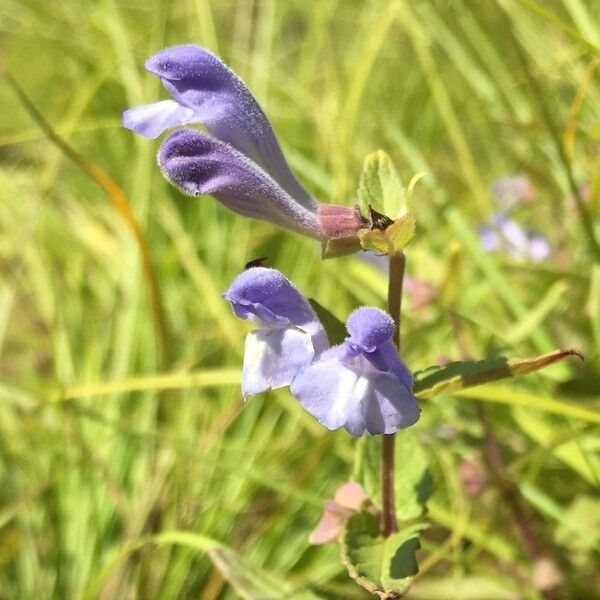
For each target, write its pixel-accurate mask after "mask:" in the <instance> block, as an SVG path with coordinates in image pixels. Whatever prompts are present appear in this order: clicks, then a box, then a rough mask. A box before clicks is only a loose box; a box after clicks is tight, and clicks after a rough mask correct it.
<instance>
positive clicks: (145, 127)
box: [123, 100, 194, 139]
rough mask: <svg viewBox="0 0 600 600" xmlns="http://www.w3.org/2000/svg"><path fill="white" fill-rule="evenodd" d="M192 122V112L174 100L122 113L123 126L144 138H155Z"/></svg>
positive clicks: (162, 101) (138, 107)
mask: <svg viewBox="0 0 600 600" xmlns="http://www.w3.org/2000/svg"><path fill="white" fill-rule="evenodd" d="M193 122H194V111H193V110H192V109H191V108H188V107H187V106H183V105H181V104H179V102H175V100H161V101H160V102H154V103H153V104H144V105H143V106H136V107H135V108H130V109H129V110H126V111H125V112H124V113H123V126H124V127H126V128H127V129H131V130H132V131H135V132H136V133H139V134H140V135H143V136H144V137H147V138H150V139H154V138H157V137H158V136H159V135H160V134H161V133H162V132H163V131H165V129H169V128H171V127H178V126H179V125H187V124H188V123H193Z"/></svg>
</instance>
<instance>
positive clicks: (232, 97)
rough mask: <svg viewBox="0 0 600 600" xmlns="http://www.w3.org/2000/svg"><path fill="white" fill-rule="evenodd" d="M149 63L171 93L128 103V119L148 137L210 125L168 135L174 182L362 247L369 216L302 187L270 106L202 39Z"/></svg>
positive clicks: (164, 152)
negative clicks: (202, 43)
mask: <svg viewBox="0 0 600 600" xmlns="http://www.w3.org/2000/svg"><path fill="white" fill-rule="evenodd" d="M145 67H146V69H147V70H148V71H149V72H150V73H152V74H154V75H156V76H158V77H160V79H161V81H162V83H163V86H164V87H165V89H166V90H167V92H169V94H170V95H171V97H172V99H170V100H162V101H160V102H156V103H153V104H147V105H144V106H138V107H135V108H131V109H129V110H126V111H125V112H124V113H123V125H124V126H125V127H126V128H128V129H131V130H133V131H135V132H137V133H139V134H140V135H143V136H145V137H149V138H155V137H157V136H159V135H160V134H161V133H162V132H163V131H165V130H166V129H169V128H172V127H179V126H182V125H190V124H201V125H203V126H204V127H205V128H206V130H207V132H208V134H206V133H201V132H199V131H196V130H193V129H183V130H180V131H177V132H175V133H174V134H172V135H171V136H170V137H169V138H167V140H166V141H165V142H164V144H163V146H162V147H161V149H160V151H159V154H158V163H159V166H160V168H161V169H162V172H163V174H164V175H165V177H166V178H167V179H168V180H169V181H170V182H171V183H172V184H174V185H175V186H177V187H178V188H179V189H180V190H181V191H182V192H183V193H185V194H187V195H190V196H200V195H203V194H212V195H213V196H214V197H215V198H216V199H217V200H218V201H219V202H221V203H222V204H224V205H225V206H227V208H229V209H231V210H233V211H235V212H237V213H239V214H241V215H244V216H247V217H253V218H257V219H262V220H265V221H269V222H271V223H275V224H277V225H280V226H282V227H285V228H287V229H290V230H292V231H295V232H297V233H301V234H303V235H306V236H308V237H311V238H314V239H318V240H321V241H322V242H324V244H325V245H326V246H327V245H330V244H331V242H332V241H336V240H344V243H341V244H337V246H338V247H339V248H340V250H339V253H347V252H353V251H356V250H357V249H358V248H359V247H360V246H359V244H358V241H357V240H358V238H357V235H356V234H357V231H358V230H359V229H360V228H362V227H364V226H365V223H364V221H363V219H362V218H361V216H360V212H359V210H358V208H348V207H343V206H335V205H327V204H320V203H319V202H317V201H316V200H315V199H314V198H313V197H312V196H311V195H310V194H309V193H308V192H307V191H306V190H305V189H304V188H303V187H302V185H301V184H300V183H299V182H298V180H297V179H296V178H295V177H294V175H293V173H292V171H291V169H290V167H289V166H288V164H287V162H286V160H285V158H284V156H283V153H282V151H281V148H280V146H279V143H278V142H277V138H276V137H275V134H274V132H273V129H272V127H271V124H270V123H269V120H268V119H267V117H266V115H265V113H264V112H263V111H262V109H261V108H260V106H259V105H258V103H257V102H256V100H255V99H254V97H253V96H252V94H251V93H250V91H249V90H248V88H247V87H246V85H245V84H244V82H243V81H242V80H241V79H240V78H239V77H238V76H237V75H236V74H235V73H234V72H233V71H231V69H229V68H228V67H227V66H225V65H224V64H223V62H221V60H220V59H219V58H217V57H216V56H215V55H214V54H212V53H211V52H209V51H208V50H205V49H204V48H199V47H197V46H192V45H186V46H175V47H172V48H167V49H165V50H162V51H161V52H159V53H157V54H155V55H154V56H151V57H150V58H149V59H148V60H147V61H146V63H145ZM354 240H356V241H355V242H354V243H353V241H354ZM334 246H336V244H334Z"/></svg>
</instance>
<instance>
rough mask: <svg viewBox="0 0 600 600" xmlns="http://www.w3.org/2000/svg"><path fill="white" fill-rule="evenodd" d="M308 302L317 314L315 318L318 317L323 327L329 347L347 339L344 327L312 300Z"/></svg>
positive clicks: (329, 312)
mask: <svg viewBox="0 0 600 600" xmlns="http://www.w3.org/2000/svg"><path fill="white" fill-rule="evenodd" d="M308 302H309V304H310V305H311V306H312V309H313V310H314V311H315V312H316V313H317V317H319V320H320V321H321V323H322V324H323V327H325V331H326V332H327V339H328V340H329V343H330V345H332V346H336V345H337V344H341V343H342V342H343V341H344V340H345V339H346V338H347V337H348V334H347V333H346V326H345V325H344V324H343V323H342V322H341V321H340V320H339V319H338V318H337V317H336V316H335V315H334V314H333V313H332V312H331V311H329V310H327V309H326V308H325V307H324V306H323V305H322V304H320V303H319V302H317V301H316V300H315V299H314V298H309V299H308Z"/></svg>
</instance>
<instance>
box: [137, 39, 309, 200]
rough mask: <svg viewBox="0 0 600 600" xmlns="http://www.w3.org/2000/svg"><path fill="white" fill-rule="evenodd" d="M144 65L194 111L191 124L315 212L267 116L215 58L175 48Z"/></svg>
mask: <svg viewBox="0 0 600 600" xmlns="http://www.w3.org/2000/svg"><path fill="white" fill-rule="evenodd" d="M145 66H146V69H147V70H148V71H149V72H150V73H153V74H154V75H157V76H158V77H160V79H161V81H162V83H163V85H164V86H165V88H166V90H167V91H168V92H169V93H170V94H171V95H172V96H173V98H174V99H175V100H176V101H177V102H178V103H179V104H181V105H182V106H185V107H188V108H190V109H191V110H193V112H194V117H193V122H194V123H201V124H202V125H204V126H205V127H206V128H207V129H208V131H209V132H210V133H211V134H212V135H214V136H215V137H217V138H218V139H220V140H221V141H223V142H226V143H227V144H230V145H231V146H233V147H234V148H235V149H236V150H238V151H239V152H241V153H242V154H245V155H247V156H248V157H250V158H252V159H253V160H254V161H256V162H257V163H258V164H259V165H260V166H261V167H263V169H264V170H265V171H266V172H267V173H269V175H271V177H273V179H274V180H275V181H277V182H278V183H279V185H280V186H281V187H282V188H283V189H284V190H285V191H286V192H287V193H288V194H290V195H291V196H293V197H294V198H295V199H296V200H297V201H298V202H299V203H300V204H301V205H302V206H304V207H305V208H310V209H314V208H316V202H315V200H314V199H313V198H312V197H311V196H310V195H309V194H308V193H307V192H306V190H305V189H304V188H303V187H302V186H301V185H300V183H298V181H297V180H296V178H295V177H294V175H293V174H292V172H291V170H290V168H289V166H288V164H287V162H286V160H285V158H284V156H283V153H282V152H281V148H280V146H279V143H278V142H277V138H276V137H275V134H274V132H273V129H272V127H271V124H270V123H269V120H268V119H267V117H266V115H265V113H264V112H263V111H262V109H261V108H260V106H259V105H258V103H257V102H256V100H255V99H254V97H253V96H252V94H251V93H250V91H249V90H248V88H247V87H246V85H245V84H244V82H243V81H242V80H241V79H240V78H239V77H238V76H237V75H236V74H235V73H234V72H233V71H232V70H231V69H229V68H228V67H227V66H225V65H224V64H223V62H221V60H220V59H219V58H217V57H216V56H215V55H214V54H212V53H211V52H209V51H208V50H206V49H204V48H200V47H198V46H192V45H185V46H175V47H173V48H166V49H165V50H162V51H161V52H158V53H157V54H155V55H154V56H151V57H150V58H149V59H148V60H147V61H146V63H145ZM186 122H188V123H189V122H190V121H186Z"/></svg>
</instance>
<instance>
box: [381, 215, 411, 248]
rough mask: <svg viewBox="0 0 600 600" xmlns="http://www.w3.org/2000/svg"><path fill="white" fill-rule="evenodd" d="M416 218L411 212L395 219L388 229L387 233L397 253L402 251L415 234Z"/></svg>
mask: <svg viewBox="0 0 600 600" xmlns="http://www.w3.org/2000/svg"><path fill="white" fill-rule="evenodd" d="M415 225H416V220H415V218H414V217H413V216H412V215H410V214H405V215H402V216H401V217H400V218H399V219H397V220H396V221H394V222H393V223H392V224H391V225H390V226H389V227H388V228H387V229H386V230H385V234H386V235H387V236H388V237H389V238H390V241H391V242H392V246H393V247H394V250H395V252H396V253H399V252H402V250H404V248H405V247H406V246H407V244H408V242H410V240H412V239H413V237H414V235H415Z"/></svg>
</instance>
